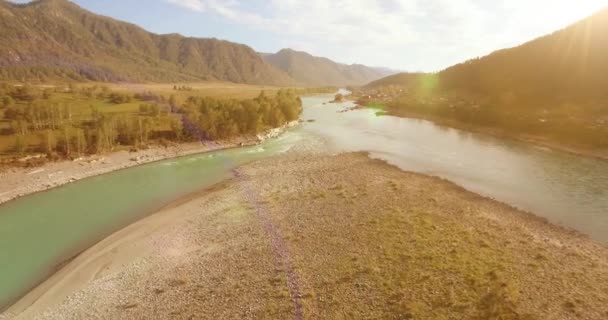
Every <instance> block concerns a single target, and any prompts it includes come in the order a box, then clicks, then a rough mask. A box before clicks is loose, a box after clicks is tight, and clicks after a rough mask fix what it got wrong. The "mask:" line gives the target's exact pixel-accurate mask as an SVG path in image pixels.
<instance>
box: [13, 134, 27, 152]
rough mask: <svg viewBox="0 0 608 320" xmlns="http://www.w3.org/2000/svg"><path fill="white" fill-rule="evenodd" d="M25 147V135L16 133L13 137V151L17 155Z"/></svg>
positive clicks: (23, 150)
mask: <svg viewBox="0 0 608 320" xmlns="http://www.w3.org/2000/svg"><path fill="white" fill-rule="evenodd" d="M26 148H27V145H26V143H25V136H23V135H22V134H17V136H16V137H15V152H16V153H17V154H19V155H21V154H23V153H24V152H25V150H26Z"/></svg>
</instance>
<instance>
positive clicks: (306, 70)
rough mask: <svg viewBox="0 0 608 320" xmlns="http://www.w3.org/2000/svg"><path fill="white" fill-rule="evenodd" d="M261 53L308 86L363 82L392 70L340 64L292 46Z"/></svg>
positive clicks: (380, 76)
mask: <svg viewBox="0 0 608 320" xmlns="http://www.w3.org/2000/svg"><path fill="white" fill-rule="evenodd" d="M261 55H262V57H263V58H264V59H265V60H266V61H267V62H269V63H270V64H272V65H274V66H275V67H277V68H279V69H281V70H283V71H284V72H286V73H287V74H289V75H290V76H291V77H292V78H293V79H295V80H296V81H298V82H300V83H302V84H308V85H326V86H347V85H363V84H366V83H368V82H370V81H373V80H376V79H380V78H382V77H385V76H387V75H389V74H391V73H393V72H391V71H390V70H388V69H384V68H372V67H367V66H364V65H360V64H352V65H346V64H341V63H337V62H334V61H332V60H330V59H327V58H322V57H315V56H313V55H310V54H308V53H306V52H301V51H295V50H292V49H283V50H281V51H279V52H277V53H275V54H261Z"/></svg>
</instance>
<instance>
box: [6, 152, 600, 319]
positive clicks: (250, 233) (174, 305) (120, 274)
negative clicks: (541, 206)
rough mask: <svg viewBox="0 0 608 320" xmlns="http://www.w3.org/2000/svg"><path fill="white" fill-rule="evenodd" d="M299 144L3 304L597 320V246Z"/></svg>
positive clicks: (111, 311)
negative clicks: (35, 289)
mask: <svg viewBox="0 0 608 320" xmlns="http://www.w3.org/2000/svg"><path fill="white" fill-rule="evenodd" d="M296 149H297V150H294V151H290V152H289V153H287V154H285V155H282V156H278V157H274V158H270V159H266V160H262V161H258V162H255V163H253V164H249V165H246V166H244V167H242V168H239V169H238V170H237V171H236V172H235V176H236V178H234V179H232V180H231V181H228V182H226V183H224V184H221V185H218V186H216V187H215V188H213V189H212V190H208V191H207V192H202V193H200V194H198V195H193V196H191V197H188V198H187V199H183V200H182V201H179V202H177V203H175V204H174V205H172V206H170V207H167V208H165V209H164V210H162V211H161V212H159V213H157V214H155V215H152V216H150V217H148V218H146V219H144V220H141V221H139V222H137V223H135V224H133V225H131V226H129V227H127V228H125V229H124V230H122V231H120V232H118V233H116V234H114V235H113V236H111V237H109V238H108V239H106V240H104V241H102V242H101V243H100V244H98V245H96V246H95V247H93V248H91V249H89V250H87V251H86V252H85V253H83V254H82V255H81V256H79V257H77V258H76V259H75V260H74V261H72V262H71V263H69V264H68V265H67V266H66V267H65V268H64V269H63V270H62V271H61V272H60V273H58V274H57V275H56V276H54V277H53V278H52V279H51V280H50V281H49V282H47V283H45V284H43V285H42V286H41V287H40V288H39V289H37V290H38V292H37V293H36V294H35V295H30V296H29V297H26V298H24V299H23V300H22V301H20V302H19V303H18V304H17V305H15V306H14V307H13V308H11V310H9V312H11V315H12V316H15V315H17V314H19V316H17V318H18V319H32V318H33V319H83V318H86V319H96V318H97V319H145V318H150V317H153V318H155V319H193V318H196V319H218V318H219V319H259V318H272V319H288V318H296V319H303V318H308V319H333V318H357V319H364V318H366V319H369V318H382V319H497V318H500V319H603V318H606V317H608V307H607V306H608V293H607V292H608V249H607V248H606V247H605V246H603V245H600V244H598V243H596V242H594V241H592V240H589V239H588V238H587V237H585V236H582V235H580V234H578V233H576V232H572V231H570V230H566V229H563V228H561V227H558V226H555V225H552V224H550V223H548V222H546V221H545V220H543V219H540V218H537V217H535V216H533V215H531V214H529V213H526V212H521V211H518V210H516V209H513V208H511V207H509V206H507V205H504V204H502V203H499V202H496V201H493V200H490V199H487V198H483V197H481V196H479V195H476V194H473V193H471V192H468V191H466V190H464V189H462V188H460V187H458V186H456V185H454V184H452V183H450V182H447V181H445V180H441V179H438V178H434V177H428V176H424V175H420V174H415V173H408V172H403V171H401V170H399V169H397V168H395V167H393V166H390V165H387V164H386V163H384V162H382V161H378V160H371V159H369V158H368V157H367V156H366V155H365V154H360V153H357V154H342V155H337V156H330V155H324V154H311V152H310V151H308V150H307V151H306V152H302V151H301V148H296ZM24 309H25V312H23V310H24ZM6 317H8V313H7V314H6Z"/></svg>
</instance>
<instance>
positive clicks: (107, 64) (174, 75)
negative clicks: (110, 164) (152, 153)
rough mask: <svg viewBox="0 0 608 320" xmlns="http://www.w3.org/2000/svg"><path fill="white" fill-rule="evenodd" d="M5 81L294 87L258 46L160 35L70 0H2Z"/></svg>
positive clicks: (0, 66)
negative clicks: (23, 1)
mask: <svg viewBox="0 0 608 320" xmlns="http://www.w3.org/2000/svg"><path fill="white" fill-rule="evenodd" d="M0 42H1V43H2V46H0V79H2V80H42V81H45V80H50V79H75V80H99V81H197V80H222V81H231V82H238V83H251V84H292V83H294V81H293V80H292V79H291V78H290V77H289V76H288V75H287V74H285V73H284V72H282V71H280V70H278V69H277V68H275V67H273V66H271V65H270V64H268V63H266V62H265V61H264V60H263V59H262V58H260V57H259V55H258V54H257V53H256V52H255V51H254V50H252V49H251V48H249V47H247V46H245V45H241V44H235V43H231V42H228V41H221V40H217V39H200V38H187V37H183V36H180V35H177V34H170V35H157V34H153V33H150V32H147V31H146V30H144V29H142V28H140V27H138V26H135V25H133V24H129V23H125V22H121V21H117V20H114V19H111V18H108V17H104V16H99V15H96V14H93V13H90V12H88V11H86V10H84V9H82V8H80V7H78V6H77V5H75V4H73V3H71V2H69V1H67V0H39V1H34V2H32V3H29V4H26V5H17V4H13V3H10V2H7V1H5V0H2V1H0Z"/></svg>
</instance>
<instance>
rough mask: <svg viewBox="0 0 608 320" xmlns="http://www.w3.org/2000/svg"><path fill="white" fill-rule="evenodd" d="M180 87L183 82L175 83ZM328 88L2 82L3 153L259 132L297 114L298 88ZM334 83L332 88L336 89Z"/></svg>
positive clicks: (65, 153)
mask: <svg viewBox="0 0 608 320" xmlns="http://www.w3.org/2000/svg"><path fill="white" fill-rule="evenodd" d="M175 88H176V93H177V91H178V90H177V89H179V88H186V86H177V85H175ZM328 90H330V88H319V89H312V88H301V89H279V90H278V91H276V93H268V94H267V93H265V92H264V91H262V92H261V93H259V94H258V96H257V97H255V98H248V99H227V98H217V97H205V96H197V95H196V93H194V92H192V91H187V94H188V96H185V95H184V91H183V90H182V91H180V92H179V93H178V94H170V95H163V94H158V93H155V92H152V91H142V92H139V93H131V92H127V91H124V90H123V91H119V90H111V89H110V88H109V87H107V86H105V85H90V86H88V85H80V86H75V85H68V86H32V85H28V84H24V85H11V84H7V83H4V84H1V85H0V133H1V135H0V152H2V155H3V157H4V158H5V160H7V159H8V160H14V159H15V158H17V157H22V156H24V155H28V154H40V153H42V154H46V155H47V158H50V159H59V158H75V157H78V156H81V155H84V154H94V153H102V152H108V151H113V150H117V149H120V148H140V147H145V146H147V145H150V144H161V145H162V144H167V143H174V142H189V141H196V140H200V139H204V140H218V139H228V138H233V137H236V136H241V135H255V134H257V133H259V132H262V131H264V130H267V129H269V128H274V127H279V126H282V125H284V124H286V123H287V122H290V121H294V120H297V119H298V117H299V114H300V112H301V110H302V104H301V101H300V98H299V97H298V94H307V93H311V92H315V91H328ZM331 90H333V89H331Z"/></svg>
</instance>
